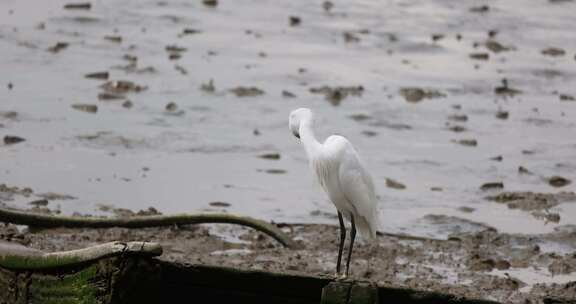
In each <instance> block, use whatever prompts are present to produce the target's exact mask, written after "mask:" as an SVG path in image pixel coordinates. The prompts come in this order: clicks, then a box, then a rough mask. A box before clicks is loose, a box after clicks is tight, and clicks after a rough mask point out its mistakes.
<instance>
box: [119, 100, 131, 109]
mask: <svg viewBox="0 0 576 304" xmlns="http://www.w3.org/2000/svg"><path fill="white" fill-rule="evenodd" d="M133 105H134V104H133V103H132V101H130V100H126V101H124V102H123V103H122V107H124V108H126V109H130V108H132V106H133Z"/></svg>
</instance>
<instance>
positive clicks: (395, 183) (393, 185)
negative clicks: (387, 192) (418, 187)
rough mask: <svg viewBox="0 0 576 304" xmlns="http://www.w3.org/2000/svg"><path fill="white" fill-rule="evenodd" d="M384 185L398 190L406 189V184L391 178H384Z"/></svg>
mask: <svg viewBox="0 0 576 304" xmlns="http://www.w3.org/2000/svg"><path fill="white" fill-rule="evenodd" d="M386 187H388V188H392V189H398V190H403V189H406V185H404V184H403V183H401V182H399V181H397V180H394V179H391V178H386Z"/></svg>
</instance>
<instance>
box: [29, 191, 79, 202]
mask: <svg viewBox="0 0 576 304" xmlns="http://www.w3.org/2000/svg"><path fill="white" fill-rule="evenodd" d="M36 196H38V197H41V198H43V199H46V200H49V201H56V200H73V199H76V197H74V196H72V195H68V194H60V193H54V192H45V193H38V194H36Z"/></svg>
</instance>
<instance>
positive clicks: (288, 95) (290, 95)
mask: <svg viewBox="0 0 576 304" xmlns="http://www.w3.org/2000/svg"><path fill="white" fill-rule="evenodd" d="M282 97H284V98H296V94H294V93H292V92H290V91H286V90H282Z"/></svg>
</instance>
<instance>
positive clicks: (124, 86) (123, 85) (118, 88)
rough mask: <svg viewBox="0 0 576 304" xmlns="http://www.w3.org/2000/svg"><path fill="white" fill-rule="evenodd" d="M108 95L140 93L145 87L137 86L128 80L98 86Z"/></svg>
mask: <svg viewBox="0 0 576 304" xmlns="http://www.w3.org/2000/svg"><path fill="white" fill-rule="evenodd" d="M100 87H101V88H102V89H104V90H105V91H106V92H108V93H113V94H126V93H130V92H140V91H143V90H145V89H146V87H145V86H141V85H137V84H135V83H134V82H132V81H128V80H116V81H108V82H106V83H104V84H103V85H101V86H100Z"/></svg>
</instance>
